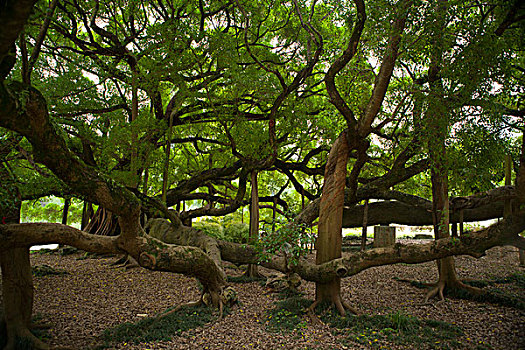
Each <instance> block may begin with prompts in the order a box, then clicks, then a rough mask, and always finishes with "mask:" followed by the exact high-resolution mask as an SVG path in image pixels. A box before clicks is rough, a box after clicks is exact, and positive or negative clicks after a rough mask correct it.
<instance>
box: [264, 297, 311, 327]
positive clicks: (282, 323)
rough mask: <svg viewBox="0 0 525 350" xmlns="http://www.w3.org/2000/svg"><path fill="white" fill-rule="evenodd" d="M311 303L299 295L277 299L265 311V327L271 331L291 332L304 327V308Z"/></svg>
mask: <svg viewBox="0 0 525 350" xmlns="http://www.w3.org/2000/svg"><path fill="white" fill-rule="evenodd" d="M311 304H312V301H310V300H308V299H305V298H303V297H301V296H293V297H291V298H287V299H284V300H281V301H278V302H277V303H276V305H275V307H274V308H273V309H271V310H268V311H267V312H266V322H267V323H266V328H267V329H268V330H269V331H271V332H281V331H284V332H291V331H293V330H294V329H297V328H304V327H306V322H307V321H306V320H305V309H306V308H307V307H308V306H310V305H311Z"/></svg>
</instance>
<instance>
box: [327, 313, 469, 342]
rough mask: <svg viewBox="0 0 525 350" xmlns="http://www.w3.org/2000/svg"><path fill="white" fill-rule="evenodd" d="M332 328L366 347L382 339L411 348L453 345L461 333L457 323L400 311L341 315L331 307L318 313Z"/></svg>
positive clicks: (335, 332) (349, 339) (336, 332)
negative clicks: (326, 311) (324, 311)
mask: <svg viewBox="0 0 525 350" xmlns="http://www.w3.org/2000/svg"><path fill="white" fill-rule="evenodd" d="M321 319H322V320H323V322H325V323H327V324H328V325H330V327H331V328H332V332H333V333H334V334H338V335H344V336H345V338H346V339H347V341H348V342H357V343H359V344H362V345H364V346H366V347H367V348H376V347H377V348H379V347H381V346H383V345H384V343H385V342H387V341H388V342H393V343H395V344H398V345H410V346H413V347H414V348H416V347H425V348H431V349H453V348H456V347H457V346H458V345H459V343H458V342H457V341H456V338H457V337H458V336H460V335H462V333H463V332H462V331H461V329H460V328H459V327H456V326H454V325H451V324H448V323H445V322H441V321H435V320H420V319H418V318H416V317H414V316H410V315H406V314H404V313H403V312H399V311H398V312H394V313H390V314H387V315H371V316H369V315H360V316H346V317H341V316H339V314H338V313H337V312H335V311H331V312H328V313H325V314H324V315H323V316H321Z"/></svg>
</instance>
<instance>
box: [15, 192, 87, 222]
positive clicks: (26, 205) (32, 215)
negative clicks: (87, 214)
mask: <svg viewBox="0 0 525 350" xmlns="http://www.w3.org/2000/svg"><path fill="white" fill-rule="evenodd" d="M82 206H83V203H82V201H80V200H78V199H76V198H72V199H71V205H70V206H69V212H68V217H67V218H68V219H67V221H68V225H71V226H75V225H76V226H79V225H80V221H81V220H82ZM63 208H64V199H63V198H56V197H42V198H40V199H38V200H35V201H24V202H22V209H21V213H20V217H21V220H22V221H23V222H61V221H62V213H63Z"/></svg>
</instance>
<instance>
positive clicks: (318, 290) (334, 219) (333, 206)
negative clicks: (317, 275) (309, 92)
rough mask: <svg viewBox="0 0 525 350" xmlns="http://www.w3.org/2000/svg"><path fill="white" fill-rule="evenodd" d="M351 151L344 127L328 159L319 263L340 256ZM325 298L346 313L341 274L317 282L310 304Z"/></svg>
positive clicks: (318, 245)
mask: <svg viewBox="0 0 525 350" xmlns="http://www.w3.org/2000/svg"><path fill="white" fill-rule="evenodd" d="M349 154H350V147H349V142H348V131H346V130H345V131H344V132H342V133H341V134H340V135H339V137H338V138H337V139H336V141H335V142H334V144H333V146H332V149H331V150H330V154H329V155H328V161H327V163H326V168H325V174H324V186H323V193H322V196H321V203H320V208H319V226H318V231H319V233H318V238H317V242H316V243H317V246H316V247H317V255H316V259H315V263H316V264H318V265H319V264H323V263H325V262H328V261H331V260H334V259H337V258H340V257H341V249H342V228H343V206H344V190H345V186H346V173H347V169H346V168H347V163H348V157H349ZM322 301H328V302H330V303H333V304H335V306H336V307H337V309H338V311H339V312H340V313H341V314H343V315H344V314H345V310H344V304H343V301H342V299H341V278H339V277H336V278H334V279H333V280H332V281H330V282H327V283H316V284H315V302H314V304H313V305H312V307H311V308H312V309H313V308H314V307H315V305H317V304H318V303H319V302H322Z"/></svg>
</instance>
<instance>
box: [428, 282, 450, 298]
mask: <svg viewBox="0 0 525 350" xmlns="http://www.w3.org/2000/svg"><path fill="white" fill-rule="evenodd" d="M445 286H446V283H445V281H439V282H438V283H437V284H435V285H434V287H433V288H431V289H430V290H429V291H428V292H427V294H426V295H425V301H424V303H425V304H426V303H428V300H429V299H432V298H434V297H435V296H437V295H438V294H439V298H440V300H445V296H444V295H443V291H444V289H445Z"/></svg>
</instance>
